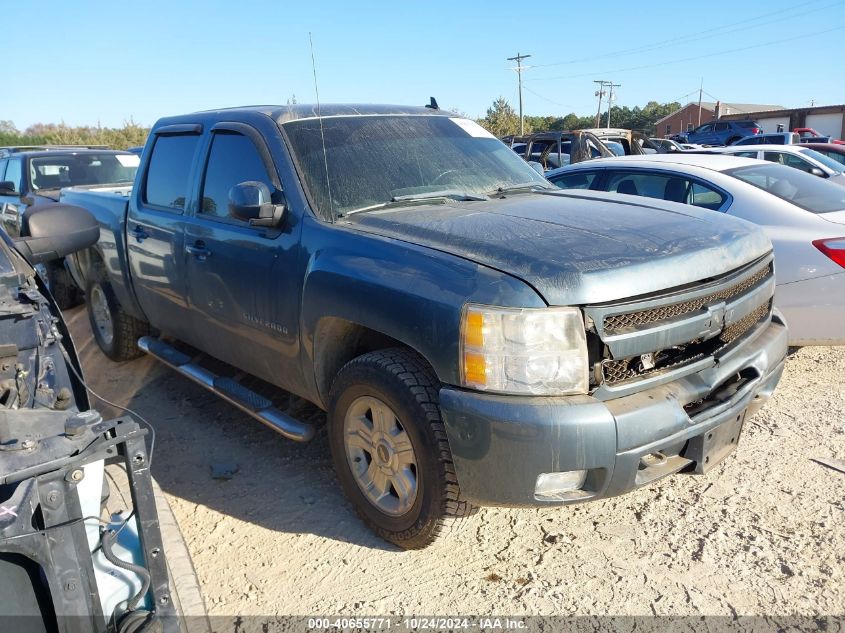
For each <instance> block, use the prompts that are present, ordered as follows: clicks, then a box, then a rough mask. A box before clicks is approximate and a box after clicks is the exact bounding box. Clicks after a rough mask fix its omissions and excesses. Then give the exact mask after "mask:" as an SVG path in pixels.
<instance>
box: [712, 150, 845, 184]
mask: <svg viewBox="0 0 845 633" xmlns="http://www.w3.org/2000/svg"><path fill="white" fill-rule="evenodd" d="M704 151H705V152H706V153H708V154H729V155H730V156H739V157H741V158H759V159H761V160H767V161H769V162H771V163H778V164H780V165H786V166H787V167H794V168H795V169H800V170H801V171H806V172H807V173H809V174H813V175H814V176H819V177H820V178H827V179H829V180H830V182H835V183H836V184H837V185H842V186H844V187H845V175H843V173H842V164H841V163H839V162H838V161H835V160H834V159H832V158H830V157H829V156H825V155H824V154H822V153H821V152H817V151H816V150H814V149H810V148H809V147H801V145H754V146H750V147H749V146H748V145H731V146H730V147H712V148H708V149H707V150H704Z"/></svg>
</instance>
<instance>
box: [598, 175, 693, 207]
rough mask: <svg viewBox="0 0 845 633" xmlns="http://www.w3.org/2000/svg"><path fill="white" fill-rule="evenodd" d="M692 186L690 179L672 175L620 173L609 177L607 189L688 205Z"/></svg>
mask: <svg viewBox="0 0 845 633" xmlns="http://www.w3.org/2000/svg"><path fill="white" fill-rule="evenodd" d="M690 184H691V183H690V181H689V179H687V178H683V177H680V176H674V175H671V174H660V173H656V172H645V173H642V172H640V173H638V172H631V171H618V172H613V173H611V174H610V175H609V177H608V179H607V184H606V185H605V189H606V190H607V191H610V192H612V193H625V194H628V195H633V196H646V197H649V198H657V199H658V200H669V201H671V202H681V203H686V202H687V200H688V198H689V188H690Z"/></svg>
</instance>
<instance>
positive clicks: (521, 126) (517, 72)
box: [508, 53, 531, 136]
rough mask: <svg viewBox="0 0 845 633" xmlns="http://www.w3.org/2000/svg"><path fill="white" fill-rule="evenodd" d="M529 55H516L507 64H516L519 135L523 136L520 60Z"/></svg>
mask: <svg viewBox="0 0 845 633" xmlns="http://www.w3.org/2000/svg"><path fill="white" fill-rule="evenodd" d="M529 57H531V55H520V54H519V53H517V54H516V57H508V61H509V62H516V68H515V70H516V74H517V76H518V77H519V79H518V81H519V135H520V136H522V135H523V134H525V120H524V119H523V118H522V60H523V59H528V58H529Z"/></svg>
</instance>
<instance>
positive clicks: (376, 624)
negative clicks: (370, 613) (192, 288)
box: [308, 616, 526, 631]
mask: <svg viewBox="0 0 845 633" xmlns="http://www.w3.org/2000/svg"><path fill="white" fill-rule="evenodd" d="M396 628H401V629H404V630H407V631H461V630H463V631H471V630H480V631H489V630H511V631H513V630H522V629H525V628H526V623H525V621H524V620H522V619H521V618H510V617H501V618H500V617H481V618H465V617H441V616H438V617H404V618H389V617H369V618H366V617H364V618H355V617H353V618H342V617H333V618H330V617H325V618H308V629H309V630H323V631H334V630H340V631H348V630H360V631H378V630H389V629H396Z"/></svg>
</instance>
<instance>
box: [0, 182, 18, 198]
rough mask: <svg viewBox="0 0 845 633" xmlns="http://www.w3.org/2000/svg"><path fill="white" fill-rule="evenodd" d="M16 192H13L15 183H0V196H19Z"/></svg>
mask: <svg viewBox="0 0 845 633" xmlns="http://www.w3.org/2000/svg"><path fill="white" fill-rule="evenodd" d="M19 195H21V194H19V193H18V192H17V191H15V183H13V182H12V181H10V180H4V181H3V182H0V196H19Z"/></svg>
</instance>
